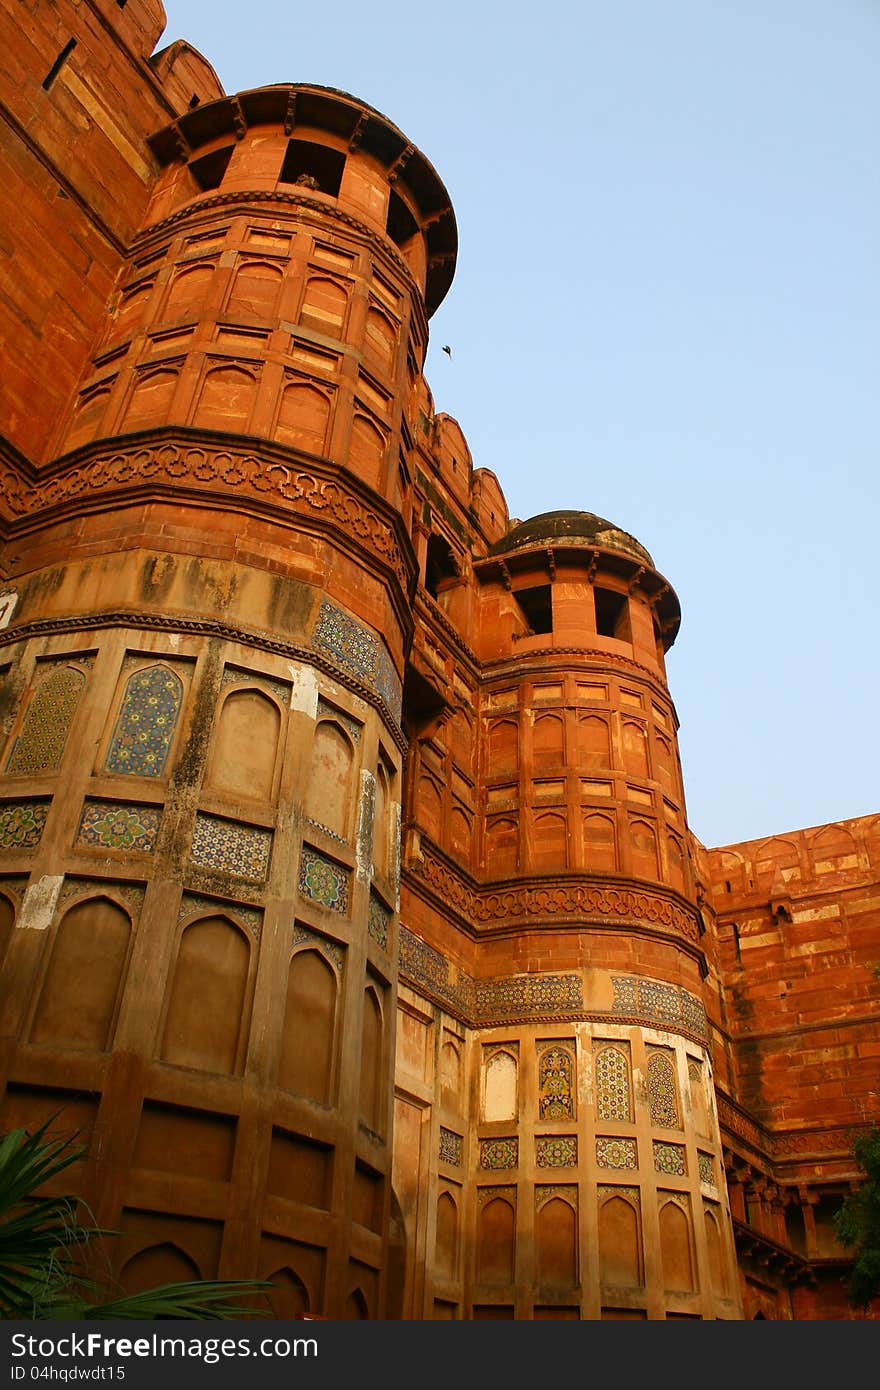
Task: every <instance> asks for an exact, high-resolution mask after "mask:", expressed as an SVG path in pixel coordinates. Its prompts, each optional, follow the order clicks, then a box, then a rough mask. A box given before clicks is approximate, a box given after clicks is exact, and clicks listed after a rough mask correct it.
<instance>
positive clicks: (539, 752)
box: [532, 714, 565, 772]
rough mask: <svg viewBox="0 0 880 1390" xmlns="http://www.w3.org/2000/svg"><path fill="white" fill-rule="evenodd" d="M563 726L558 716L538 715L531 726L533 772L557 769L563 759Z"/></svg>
mask: <svg viewBox="0 0 880 1390" xmlns="http://www.w3.org/2000/svg"><path fill="white" fill-rule="evenodd" d="M564 751H565V725H564V724H563V722H562V720H561V719H560V717H559V715H558V714H542V715H539V716H538V718H537V719H536V720H535V722H534V725H533V726H532V761H533V763H534V767H535V771H536V772H538V771H541V770H543V769H546V768H553V767H559V766H560V764H561V763H562V762H563V759H564Z"/></svg>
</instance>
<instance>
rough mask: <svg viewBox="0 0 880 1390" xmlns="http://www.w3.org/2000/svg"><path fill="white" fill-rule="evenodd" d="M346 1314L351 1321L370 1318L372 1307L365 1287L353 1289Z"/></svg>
mask: <svg viewBox="0 0 880 1390" xmlns="http://www.w3.org/2000/svg"><path fill="white" fill-rule="evenodd" d="M345 1316H346V1318H347V1319H349V1320H350V1321H360V1320H366V1319H368V1318H369V1316H370V1308H369V1304H368V1303H367V1300H366V1296H365V1295H364V1291H363V1289H352V1291H351V1293H350V1294H349V1295H348V1299H347V1300H346V1304H345Z"/></svg>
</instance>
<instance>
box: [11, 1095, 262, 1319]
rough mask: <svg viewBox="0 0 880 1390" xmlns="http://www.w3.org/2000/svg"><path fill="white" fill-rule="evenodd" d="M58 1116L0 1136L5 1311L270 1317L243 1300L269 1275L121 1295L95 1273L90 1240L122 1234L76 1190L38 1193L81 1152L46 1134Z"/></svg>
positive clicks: (18, 1314)
mask: <svg viewBox="0 0 880 1390" xmlns="http://www.w3.org/2000/svg"><path fill="white" fill-rule="evenodd" d="M56 1119H57V1115H52V1116H50V1118H49V1119H48V1120H46V1121H45V1123H44V1124H42V1125H40V1127H39V1128H38V1129H35V1130H34V1132H33V1133H32V1134H29V1133H28V1132H27V1130H24V1129H14V1130H11V1131H10V1132H9V1133H8V1134H6V1135H4V1136H3V1137H2V1139H0V1317H2V1318H27V1319H36V1318H55V1319H76V1320H80V1319H85V1318H140V1319H152V1318H187V1319H196V1318H198V1319H221V1318H244V1317H266V1316H267V1315H268V1307H267V1306H266V1307H262V1308H254V1307H248V1306H245V1304H244V1301H243V1300H244V1299H245V1298H246V1297H252V1296H253V1295H254V1294H259V1293H261V1292H263V1291H264V1290H268V1289H270V1288H271V1287H272V1285H271V1283H267V1282H265V1281H263V1280H242V1281H232V1280H213V1281H193V1282H190V1283H186V1282H185V1283H179V1284H163V1285H161V1286H159V1287H158V1288H154V1289H146V1290H144V1291H143V1292H142V1293H136V1294H126V1293H122V1292H121V1291H120V1292H119V1293H118V1295H117V1294H116V1293H115V1291H114V1290H113V1289H112V1287H108V1284H110V1283H112V1281H111V1280H107V1281H103V1280H98V1279H95V1278H93V1277H91V1276H90V1275H89V1274H88V1273H87V1272H86V1271H85V1269H84V1268H83V1258H82V1257H83V1254H84V1253H85V1251H86V1249H87V1247H88V1246H89V1245H90V1243H91V1242H94V1241H95V1240H96V1239H98V1238H99V1237H102V1236H107V1235H113V1234H118V1233H117V1232H111V1231H104V1230H101V1229H100V1228H99V1227H97V1226H96V1225H95V1224H94V1221H93V1219H92V1214H91V1212H90V1211H89V1208H88V1207H87V1206H86V1204H85V1203H84V1202H83V1201H82V1200H81V1199H80V1198H77V1197H74V1196H57V1197H52V1196H42V1197H40V1196H34V1193H35V1192H37V1191H38V1190H39V1189H40V1188H41V1187H43V1186H44V1184H45V1183H47V1182H49V1181H50V1180H51V1179H52V1178H55V1177H57V1176H58V1174H59V1173H63V1172H64V1170H65V1169H66V1168H69V1167H70V1165H71V1164H72V1163H75V1162H76V1161H77V1160H78V1159H80V1158H82V1156H83V1154H84V1152H85V1150H84V1149H83V1148H82V1147H80V1146H78V1145H77V1144H76V1142H75V1139H76V1136H72V1137H69V1138H58V1139H47V1138H46V1132H47V1130H48V1129H49V1127H50V1126H51V1125H52V1124H53V1123H54V1122H55V1120H56Z"/></svg>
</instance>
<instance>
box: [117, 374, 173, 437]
mask: <svg viewBox="0 0 880 1390" xmlns="http://www.w3.org/2000/svg"><path fill="white" fill-rule="evenodd" d="M177 382H178V374H177V372H176V371H171V370H170V369H168V368H163V369H162V370H161V371H156V372H145V373H143V374H142V375H140V376H139V377H138V379H137V382H136V384H135V388H134V390H133V391H132V393H131V395H130V396H129V399H128V405H127V406H126V408H125V420H124V428H125V429H128V430H138V429H148V428H149V427H150V426H151V425H158V424H160V423H164V421H166V420H167V419H168V417H169V415H170V413H171V402H172V400H173V399H174V392H175V391H176V390H177Z"/></svg>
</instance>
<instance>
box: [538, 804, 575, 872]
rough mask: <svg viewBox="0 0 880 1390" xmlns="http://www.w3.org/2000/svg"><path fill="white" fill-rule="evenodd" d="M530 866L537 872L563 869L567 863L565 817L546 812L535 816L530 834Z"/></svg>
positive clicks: (566, 827)
mask: <svg viewBox="0 0 880 1390" xmlns="http://www.w3.org/2000/svg"><path fill="white" fill-rule="evenodd" d="M531 845H532V864H533V866H534V868H536V869H537V870H539V871H540V870H543V869H564V868H565V867H566V864H567V862H568V826H567V825H566V820H565V816H563V815H559V814H557V813H556V812H553V811H548V812H546V813H545V814H544V815H542V816H535V820H534V823H533V825H532V834H531Z"/></svg>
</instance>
